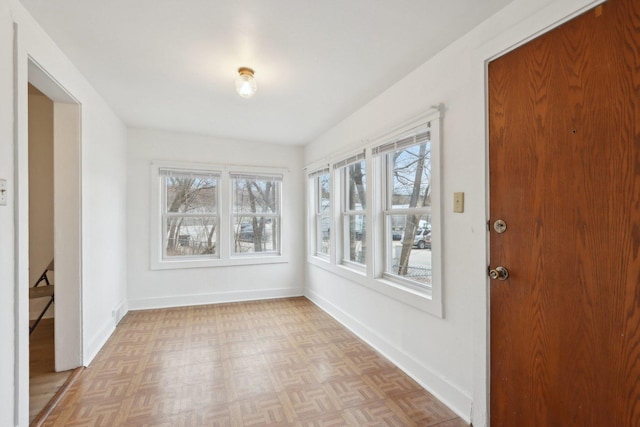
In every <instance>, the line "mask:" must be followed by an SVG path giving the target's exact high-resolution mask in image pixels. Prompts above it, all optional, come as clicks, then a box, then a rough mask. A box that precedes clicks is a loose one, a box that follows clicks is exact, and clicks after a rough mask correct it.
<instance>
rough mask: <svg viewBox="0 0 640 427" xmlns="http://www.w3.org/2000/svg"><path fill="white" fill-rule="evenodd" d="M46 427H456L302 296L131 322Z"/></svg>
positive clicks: (141, 314) (134, 316) (140, 314)
mask: <svg viewBox="0 0 640 427" xmlns="http://www.w3.org/2000/svg"><path fill="white" fill-rule="evenodd" d="M44 425H45V426H109V427H112V426H263V425H273V426H318V427H319V426H438V427H460V426H466V425H467V424H465V423H464V422H463V421H462V420H461V419H460V418H458V417H457V416H456V415H455V414H454V413H453V412H452V411H451V410H449V409H448V408H447V407H446V406H444V405H443V404H442V403H440V402H439V401H438V400H437V399H435V398H434V397H433V396H432V395H431V394H429V393H428V392H427V391H425V390H424V389H423V388H421V387H420V386H419V385H418V384H417V383H416V382H415V381H413V380H412V379H411V378H409V377H408V376H407V375H405V374H404V373H403V372H402V371H401V370H399V369H398V368H396V367H395V366H394V365H393V364H391V363H390V362H389V361H388V360H386V359H385V358H384V357H382V356H381V355H380V354H378V353H376V352H375V351H374V350H373V349H372V348H371V347H369V346H368V345H366V344H365V343H364V342H363V341H361V340H360V339H358V338H357V337H356V336H355V335H353V334H352V333H350V332H349V331H348V330H346V329H345V328H344V327H343V326H342V325H340V324H339V323H338V322H336V321H335V320H333V319H332V318H331V317H330V316H329V315H327V314H326V313H324V312H323V311H322V310H320V309H319V308H318V307H316V306H315V305H314V304H313V303H311V302H310V301H309V300H307V299H306V298H290V299H280V300H267V301H257V302H245V303H233V304H219V305H206V306H196V307H181V308H170V309H162V310H146V311H135V312H129V313H128V314H127V315H126V316H125V318H124V319H123V320H122V321H121V323H120V325H119V326H118V328H117V329H116V331H115V332H114V334H113V336H112V337H111V338H110V339H109V341H108V342H107V344H106V345H105V346H104V348H103V349H102V350H101V351H100V353H99V354H98V356H97V357H96V359H95V360H94V362H93V363H92V364H91V366H89V367H88V368H87V369H85V370H84V372H82V374H81V375H80V376H79V378H78V379H77V380H76V382H75V383H74V384H73V385H72V386H71V388H70V389H69V391H68V393H67V394H66V395H65V397H64V398H63V399H62V400H61V402H60V403H59V404H58V406H57V407H56V408H55V409H54V411H53V412H52V413H51V415H50V416H49V417H48V419H47V420H46V421H45V423H44Z"/></svg>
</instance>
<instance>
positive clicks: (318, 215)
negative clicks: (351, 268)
mask: <svg viewBox="0 0 640 427" xmlns="http://www.w3.org/2000/svg"><path fill="white" fill-rule="evenodd" d="M330 176H331V175H330V173H329V168H324V169H321V170H318V171H316V172H314V173H312V174H311V175H310V178H311V180H312V185H313V190H312V191H313V197H314V200H313V206H314V213H313V221H314V230H315V239H314V244H315V248H314V253H315V255H318V256H325V257H326V256H328V255H329V246H330V241H331V178H330Z"/></svg>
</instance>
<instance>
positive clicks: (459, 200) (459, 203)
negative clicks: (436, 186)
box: [453, 192, 464, 213]
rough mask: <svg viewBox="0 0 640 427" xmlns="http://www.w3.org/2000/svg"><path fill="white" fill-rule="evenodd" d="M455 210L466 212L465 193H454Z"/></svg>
mask: <svg viewBox="0 0 640 427" xmlns="http://www.w3.org/2000/svg"><path fill="white" fill-rule="evenodd" d="M453 211H454V212H456V213H462V212H464V193H462V192H460V193H453Z"/></svg>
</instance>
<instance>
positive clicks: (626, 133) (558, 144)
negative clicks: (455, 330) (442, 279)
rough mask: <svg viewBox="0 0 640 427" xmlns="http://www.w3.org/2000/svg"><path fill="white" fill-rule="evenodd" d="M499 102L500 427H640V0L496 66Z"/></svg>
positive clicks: (554, 34) (494, 117)
mask: <svg viewBox="0 0 640 427" xmlns="http://www.w3.org/2000/svg"><path fill="white" fill-rule="evenodd" d="M489 99H490V100H489V117H490V119H489V121H490V124H489V129H490V138H489V139H490V142H489V151H490V154H489V162H490V166H489V168H490V225H491V227H490V241H491V245H490V251H491V252H490V253H491V267H492V268H495V267H496V266H499V265H501V266H504V267H506V268H507V269H508V270H509V273H510V276H509V278H508V279H507V280H504V281H500V280H492V281H491V284H490V286H491V292H490V295H491V316H490V317H491V320H490V335H491V349H490V351H491V355H490V359H491V375H490V378H491V386H490V419H491V426H492V427H498V426H507V427H521V426H536V427H541V426H558V427H566V426H580V427H585V426H594V427H607V426H640V0H610V1H609V2H607V3H605V4H604V5H602V6H600V7H598V8H596V9H594V10H591V11H589V12H587V13H585V14H583V15H581V16H579V17H577V18H576V19H573V20H572V21H570V22H568V23H566V24H564V25H562V26H561V27H559V28H557V29H554V30H553V31H551V32H549V33H547V34H544V35H543V36H541V37H539V38H537V39H535V40H533V41H531V42H529V43H528V44H526V45H524V46H522V47H520V48H518V49H516V50H514V51H512V52H510V53H508V54H506V55H505V56H503V57H500V58H498V59H497V60H495V61H493V62H491V63H490V65H489ZM497 219H503V220H504V221H505V222H506V224H507V229H506V231H505V232H504V233H502V234H500V233H497V232H496V231H494V229H493V223H494V221H495V220H497Z"/></svg>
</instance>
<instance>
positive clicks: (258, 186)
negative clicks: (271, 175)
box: [233, 179, 280, 213]
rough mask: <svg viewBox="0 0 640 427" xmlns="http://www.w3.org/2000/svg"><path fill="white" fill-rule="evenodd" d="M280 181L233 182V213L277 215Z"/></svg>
mask: <svg viewBox="0 0 640 427" xmlns="http://www.w3.org/2000/svg"><path fill="white" fill-rule="evenodd" d="M279 189H280V182H279V181H270V180H260V179H255V180H253V179H234V180H233V212H234V213H242V212H252V213H277V212H278V191H279Z"/></svg>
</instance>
